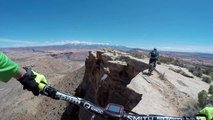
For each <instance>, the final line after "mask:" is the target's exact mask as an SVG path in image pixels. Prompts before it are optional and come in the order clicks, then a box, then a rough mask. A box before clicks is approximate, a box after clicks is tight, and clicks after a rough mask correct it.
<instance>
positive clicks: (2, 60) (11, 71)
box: [0, 52, 26, 82]
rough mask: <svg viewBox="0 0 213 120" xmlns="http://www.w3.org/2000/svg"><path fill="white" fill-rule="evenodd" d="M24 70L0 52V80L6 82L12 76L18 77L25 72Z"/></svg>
mask: <svg viewBox="0 0 213 120" xmlns="http://www.w3.org/2000/svg"><path fill="white" fill-rule="evenodd" d="M25 73H26V72H25V70H24V69H23V68H21V67H19V65H18V64H16V63H15V62H13V61H12V60H10V59H9V58H8V57H7V56H6V55H5V54H4V53H2V52H0V80H1V81H3V82H8V81H9V80H10V79H11V78H12V77H14V78H16V79H19V78H21V77H22V76H23V75H24V74H25Z"/></svg>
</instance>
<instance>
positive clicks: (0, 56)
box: [0, 52, 47, 95]
mask: <svg viewBox="0 0 213 120" xmlns="http://www.w3.org/2000/svg"><path fill="white" fill-rule="evenodd" d="M12 77H13V78H16V79H17V80H18V81H19V82H20V83H21V84H22V85H23V86H24V89H27V90H29V91H32V92H33V94H34V95H39V90H42V89H43V88H44V86H45V84H47V81H46V78H45V77H44V75H42V74H39V73H36V72H34V71H32V70H31V69H30V68H25V69H23V68H21V67H20V66H19V65H18V64H17V63H15V62H13V61H12V60H11V59H9V58H8V57H7V56H6V55H5V54H4V53H2V52H0V81H3V82H8V81H9V80H10V79H11V78H12Z"/></svg>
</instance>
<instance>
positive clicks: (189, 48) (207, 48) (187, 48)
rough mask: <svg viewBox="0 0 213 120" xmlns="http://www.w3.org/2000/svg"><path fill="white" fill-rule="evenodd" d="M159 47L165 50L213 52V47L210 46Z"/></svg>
mask: <svg viewBox="0 0 213 120" xmlns="http://www.w3.org/2000/svg"><path fill="white" fill-rule="evenodd" d="M158 49H159V50H163V51H178V52H203V53H213V47H210V46H161V47H158Z"/></svg>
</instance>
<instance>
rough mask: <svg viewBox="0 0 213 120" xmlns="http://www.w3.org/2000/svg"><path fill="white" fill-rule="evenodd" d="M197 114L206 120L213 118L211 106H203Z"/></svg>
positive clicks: (212, 119)
mask: <svg viewBox="0 0 213 120" xmlns="http://www.w3.org/2000/svg"><path fill="white" fill-rule="evenodd" d="M197 115H198V116H199V115H200V116H205V117H207V120H213V107H205V108H204V109H202V110H201V111H200V112H198V114H197Z"/></svg>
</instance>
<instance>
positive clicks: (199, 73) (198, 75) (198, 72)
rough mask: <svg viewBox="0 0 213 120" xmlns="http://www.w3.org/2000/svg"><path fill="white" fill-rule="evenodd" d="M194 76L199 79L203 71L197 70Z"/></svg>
mask: <svg viewBox="0 0 213 120" xmlns="http://www.w3.org/2000/svg"><path fill="white" fill-rule="evenodd" d="M192 74H193V75H195V76H197V77H201V76H202V74H203V72H202V71H201V70H197V69H195V70H194V71H193V73H192Z"/></svg>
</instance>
